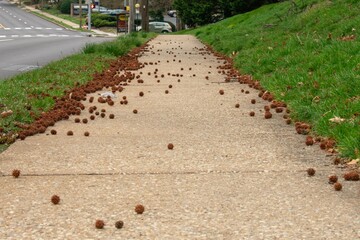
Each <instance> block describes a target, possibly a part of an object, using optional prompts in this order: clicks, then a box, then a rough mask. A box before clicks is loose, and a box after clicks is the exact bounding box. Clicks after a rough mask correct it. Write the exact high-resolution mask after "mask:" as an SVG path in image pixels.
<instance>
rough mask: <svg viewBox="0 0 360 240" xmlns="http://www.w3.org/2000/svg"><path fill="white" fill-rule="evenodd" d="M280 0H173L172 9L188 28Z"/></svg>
mask: <svg viewBox="0 0 360 240" xmlns="http://www.w3.org/2000/svg"><path fill="white" fill-rule="evenodd" d="M279 1H280V0H233V1H228V0H197V1H194V0H175V1H174V9H176V10H177V14H178V16H179V17H180V18H181V19H182V21H183V22H184V23H185V24H187V25H188V26H189V27H193V26H195V25H205V24H208V23H211V22H215V21H217V20H219V19H220V18H226V17H230V16H233V15H236V14H239V13H244V12H248V11H251V10H253V9H256V8H258V7H260V6H262V5H264V4H268V3H274V2H279Z"/></svg>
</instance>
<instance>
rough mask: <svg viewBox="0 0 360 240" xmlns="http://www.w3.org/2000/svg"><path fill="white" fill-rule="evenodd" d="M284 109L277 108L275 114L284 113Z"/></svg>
mask: <svg viewBox="0 0 360 240" xmlns="http://www.w3.org/2000/svg"><path fill="white" fill-rule="evenodd" d="M283 110H284V109H283V108H282V107H277V108H276V109H275V112H277V113H282V112H283Z"/></svg>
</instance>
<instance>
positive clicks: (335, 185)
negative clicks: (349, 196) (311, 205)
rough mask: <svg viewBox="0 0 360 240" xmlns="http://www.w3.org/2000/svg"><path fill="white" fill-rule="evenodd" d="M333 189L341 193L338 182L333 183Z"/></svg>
mask: <svg viewBox="0 0 360 240" xmlns="http://www.w3.org/2000/svg"><path fill="white" fill-rule="evenodd" d="M334 189H335V191H341V189H342V185H341V183H339V182H337V183H334Z"/></svg>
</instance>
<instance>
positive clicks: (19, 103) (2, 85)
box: [0, 33, 154, 151]
mask: <svg viewBox="0 0 360 240" xmlns="http://www.w3.org/2000/svg"><path fill="white" fill-rule="evenodd" d="M152 37H154V34H150V33H141V34H140V33H139V34H136V33H134V34H130V35H126V36H124V37H119V38H117V39H116V40H114V41H112V42H106V43H102V44H89V45H87V46H86V47H85V48H84V49H83V51H82V52H81V53H79V54H76V55H73V56H70V57H67V58H65V59H63V60H60V61H56V62H53V63H51V64H49V65H47V66H45V67H43V68H41V69H37V70H34V71H31V72H26V73H23V74H20V75H17V76H15V77H12V78H9V79H7V80H5V81H1V82H0V112H5V111H8V110H11V111H12V112H13V114H12V115H10V116H8V117H5V118H0V127H1V130H2V133H3V135H1V136H0V144H1V145H0V151H1V149H4V148H6V146H7V142H11V141H12V139H13V138H12V137H11V136H12V133H15V132H16V131H17V130H18V127H17V125H18V124H19V123H20V124H24V123H25V124H26V123H31V122H32V121H34V118H35V117H36V116H39V115H40V114H41V112H43V111H47V110H49V109H51V108H52V107H53V106H54V103H55V101H54V99H53V97H54V96H56V97H59V96H62V95H63V94H64V91H66V90H69V89H71V88H73V87H74V86H75V84H77V83H80V84H84V83H86V82H88V81H91V80H92V76H93V74H94V73H96V72H102V71H104V70H106V69H107V67H108V66H109V64H110V62H111V61H112V60H115V59H116V58H117V57H119V56H122V55H125V54H126V53H128V52H129V51H130V50H131V49H132V48H134V47H139V46H141V45H142V44H144V43H145V42H146V41H148V40H149V39H150V38H152ZM4 143H5V144H4Z"/></svg>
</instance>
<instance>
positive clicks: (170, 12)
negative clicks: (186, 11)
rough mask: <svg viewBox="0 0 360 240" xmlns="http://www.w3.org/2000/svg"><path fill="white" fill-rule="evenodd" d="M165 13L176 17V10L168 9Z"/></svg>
mask: <svg viewBox="0 0 360 240" xmlns="http://www.w3.org/2000/svg"><path fill="white" fill-rule="evenodd" d="M167 14H168V15H169V16H170V17H176V10H169V11H168V12H167Z"/></svg>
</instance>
